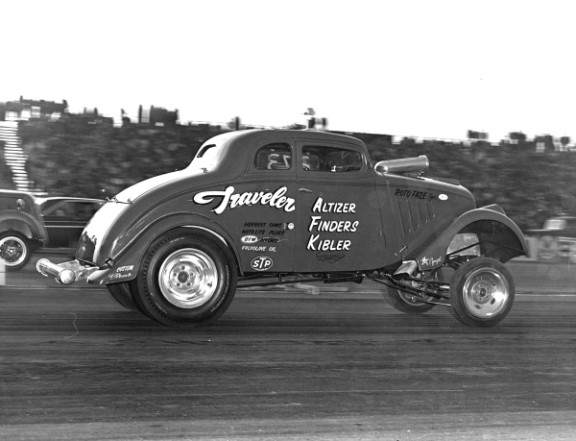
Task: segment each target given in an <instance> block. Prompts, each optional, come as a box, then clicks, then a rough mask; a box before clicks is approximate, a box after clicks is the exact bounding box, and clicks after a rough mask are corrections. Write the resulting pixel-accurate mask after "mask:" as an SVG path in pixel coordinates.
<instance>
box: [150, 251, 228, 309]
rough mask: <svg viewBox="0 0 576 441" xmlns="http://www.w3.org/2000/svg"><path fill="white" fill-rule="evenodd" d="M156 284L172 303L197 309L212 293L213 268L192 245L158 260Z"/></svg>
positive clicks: (215, 281)
mask: <svg viewBox="0 0 576 441" xmlns="http://www.w3.org/2000/svg"><path fill="white" fill-rule="evenodd" d="M158 284H159V287H160V291H161V292H162V295H164V297H165V298H166V300H168V301H169V302H170V303H171V304H173V305H174V306H177V307H179V308H185V309H192V308H197V307H199V306H201V305H203V304H204V303H206V302H208V300H210V299H211V298H212V296H213V295H214V293H215V292H216V289H217V287H218V272H217V267H216V264H215V263H214V261H213V260H212V258H211V257H210V256H209V255H208V254H206V253H204V252H203V251H200V250H197V249H193V248H185V249H181V250H177V251H175V252H174V253H172V254H171V255H169V256H168V257H167V258H166V259H165V260H164V262H163V263H162V265H161V267H160V271H159V273H158Z"/></svg>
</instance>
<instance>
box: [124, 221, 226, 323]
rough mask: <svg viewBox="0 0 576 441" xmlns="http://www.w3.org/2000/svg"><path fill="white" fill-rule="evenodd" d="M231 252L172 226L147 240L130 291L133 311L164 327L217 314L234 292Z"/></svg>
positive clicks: (204, 319)
mask: <svg viewBox="0 0 576 441" xmlns="http://www.w3.org/2000/svg"><path fill="white" fill-rule="evenodd" d="M236 282H237V273H236V265H235V264H234V259H233V256H232V255H231V253H230V251H229V250H228V249H227V248H225V247H224V246H223V245H222V244H221V243H220V242H218V241H217V240H216V239H212V238H209V237H205V236H199V235H195V234H193V233H190V232H188V231H185V230H176V231H174V232H171V233H167V234H165V235H164V236H161V237H160V238H159V239H157V240H156V241H155V242H153V243H152V244H151V245H150V247H149V248H148V250H147V251H146V253H145V254H144V259H143V262H142V266H141V270H140V272H139V273H138V276H137V278H136V280H135V281H133V282H132V285H131V291H132V293H133V294H134V300H135V301H136V303H137V305H138V307H139V309H140V310H141V311H142V312H144V313H145V314H146V315H148V316H149V317H150V318H152V319H154V320H156V321H158V322H160V323H162V324H164V325H167V326H199V325H202V324H206V323H209V322H211V321H213V320H216V319H217V318H218V317H220V316H221V315H222V314H223V313H224V311H226V309H227V308H228V306H229V305H230V303H231V302H232V299H233V297H234V293H235V291H236Z"/></svg>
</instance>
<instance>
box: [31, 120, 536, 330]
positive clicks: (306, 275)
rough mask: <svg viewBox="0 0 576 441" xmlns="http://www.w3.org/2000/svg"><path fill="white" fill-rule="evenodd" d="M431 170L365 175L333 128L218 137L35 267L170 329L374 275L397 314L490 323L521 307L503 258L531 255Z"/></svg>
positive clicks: (493, 208)
mask: <svg viewBox="0 0 576 441" xmlns="http://www.w3.org/2000/svg"><path fill="white" fill-rule="evenodd" d="M427 168H428V159H427V158H426V157H425V156H420V157H417V158H407V159H397V160H390V161H381V162H378V163H376V164H375V165H374V166H371V165H370V162H369V158H368V150H367V148H366V146H365V144H364V143H363V142H362V141H360V140H359V139H356V138H353V137H349V136H344V135H337V134H333V133H326V132H318V131H307V130H304V131H295V130H294V131H293V130H246V131H237V132H230V133H226V134H222V135H218V136H216V137H214V138H212V139H210V140H208V141H206V142H205V143H204V144H203V145H202V146H201V147H200V149H199V151H198V153H197V154H196V157H195V158H194V160H193V161H192V163H191V164H190V165H189V166H188V167H187V168H185V169H184V170H181V171H177V172H173V173H169V174H166V175H162V176H157V177H154V178H152V179H149V180H146V181H143V182H140V183H138V184H136V185H134V186H132V187H130V188H127V189H125V190H123V191H122V192H121V193H119V194H118V195H116V196H115V197H114V198H112V199H111V200H109V201H108V202H107V203H106V204H105V205H104V206H103V207H102V208H101V209H100V210H99V211H98V212H97V213H96V215H95V216H94V217H93V218H92V219H91V221H90V222H89V224H88V225H87V226H86V228H85V230H84V232H83V233H82V236H81V239H80V242H79V244H78V248H77V250H76V260H73V261H69V262H64V263H61V264H55V263H52V262H50V261H48V260H47V259H41V260H39V261H38V262H37V269H38V271H39V272H40V273H42V274H43V275H52V276H54V277H56V278H57V280H58V281H59V282H61V283H63V284H70V283H73V282H74V281H76V280H80V279H82V280H85V281H87V282H89V283H100V284H105V285H106V286H107V288H108V290H109V292H110V294H111V295H112V296H113V297H114V298H115V299H116V300H117V301H118V302H119V303H120V304H122V305H123V306H125V307H127V308H130V309H133V310H137V311H140V312H142V313H143V314H144V315H146V316H148V317H150V318H151V319H154V320H156V321H158V322H160V323H163V324H165V325H171V326H183V325H199V324H203V323H207V322H208V321H211V320H214V319H216V318H218V317H219V316H220V315H221V314H222V313H223V312H224V311H225V310H226V308H227V307H228V306H229V305H230V303H231V301H232V298H233V296H234V293H235V291H236V288H237V286H246V285H265V284H279V283H294V282H296V281H310V280H316V281H317V280H321V281H324V282H342V281H355V282H362V281H363V280H364V279H366V278H368V279H371V280H374V281H376V282H379V283H381V284H382V289H383V292H384V294H385V296H386V297H387V298H388V300H389V301H390V303H391V304H392V305H393V306H394V307H395V308H396V309H398V310H400V311H402V312H405V313H416V314H419V313H423V312H426V311H428V310H430V309H431V308H433V307H435V306H436V305H441V306H447V307H450V309H451V311H452V312H453V314H454V315H455V317H456V318H457V319H458V320H460V321H461V322H462V323H464V324H466V325H471V326H481V327H488V326H493V325H495V324H497V323H498V322H500V321H501V320H502V319H503V318H504V317H505V316H506V315H507V314H508V312H509V311H510V309H511V307H512V303H513V301H514V281H513V279H512V277H511V275H510V273H509V271H508V270H507V269H506V267H505V266H504V263H505V262H507V261H508V260H510V259H511V258H513V257H515V256H519V255H524V254H527V246H526V241H525V239H524V237H523V235H522V233H521V231H520V230H519V228H518V226H517V225H516V224H515V223H514V222H513V221H512V220H510V219H509V218H508V217H507V216H506V215H505V213H504V211H503V210H502V208H500V207H499V206H497V205H490V206H486V207H482V208H477V207H476V205H475V201H474V197H473V196H472V194H471V193H470V192H469V191H467V190H466V189H465V188H463V187H462V186H460V185H458V184H457V183H455V182H450V183H449V182H443V181H440V180H434V179H431V178H427V177H424V176H423V174H424V172H425V171H426V169H427Z"/></svg>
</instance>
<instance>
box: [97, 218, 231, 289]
mask: <svg viewBox="0 0 576 441" xmlns="http://www.w3.org/2000/svg"><path fill="white" fill-rule="evenodd" d="M177 228H185V229H190V230H191V231H196V232H197V233H198V234H204V235H207V236H210V237H213V238H215V239H217V240H219V241H220V242H222V243H223V244H224V245H225V246H226V247H227V248H229V249H230V250H231V252H232V253H233V255H234V256H235V258H236V262H238V259H239V255H238V252H237V250H236V249H235V248H234V247H233V246H232V243H233V242H232V239H231V237H230V236H229V235H228V234H227V233H226V231H225V230H224V229H223V228H221V227H220V226H219V225H218V224H217V223H215V222H214V221H211V220H210V219H207V218H204V217H202V216H193V217H191V216H190V215H189V214H178V215H174V216H170V217H166V218H163V219H161V220H159V221H158V222H156V223H154V224H152V225H150V226H149V227H148V228H147V229H146V230H144V231H141V232H139V233H138V235H136V236H134V237H133V238H132V239H131V240H130V241H129V242H128V243H126V244H123V245H122V247H121V248H116V249H115V250H114V251H113V253H112V255H111V256H109V257H108V258H107V262H108V264H109V265H110V268H109V269H108V270H106V271H104V272H102V273H101V274H100V276H99V277H98V280H94V281H95V282H98V283H101V284H102V283H104V284H108V283H117V282H128V281H130V280H133V279H135V278H136V275H137V274H138V271H139V270H140V265H141V262H142V259H143V257H144V253H145V252H146V250H147V249H148V247H149V246H150V245H151V244H152V242H154V240H156V239H157V238H158V237H160V236H162V235H164V234H166V233H167V232H169V231H171V230H174V229H177Z"/></svg>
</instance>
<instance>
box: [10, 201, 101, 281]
mask: <svg viewBox="0 0 576 441" xmlns="http://www.w3.org/2000/svg"><path fill="white" fill-rule="evenodd" d="M103 203H104V201H102V200H99V199H87V198H75V197H37V196H35V195H34V194H33V193H30V192H24V191H16V190H0V260H1V262H2V264H3V265H4V267H5V268H6V269H7V270H18V269H20V268H22V267H23V266H24V265H26V263H27V262H28V260H29V259H30V257H31V255H32V253H33V252H34V251H35V250H37V249H39V248H50V249H57V250H69V251H71V252H73V250H74V249H75V248H76V245H77V243H78V239H79V238H80V234H81V233H82V230H83V229H84V227H85V226H86V224H87V223H88V220H89V219H90V218H91V217H92V215H93V214H94V213H95V212H96V211H97V210H98V209H99V208H100V207H101V206H102V204H103Z"/></svg>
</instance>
